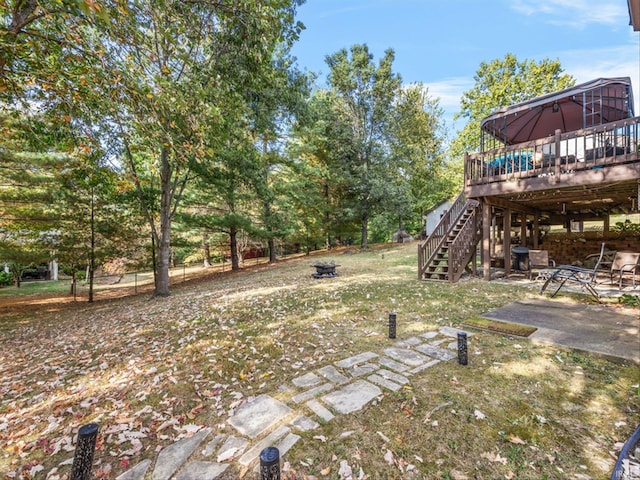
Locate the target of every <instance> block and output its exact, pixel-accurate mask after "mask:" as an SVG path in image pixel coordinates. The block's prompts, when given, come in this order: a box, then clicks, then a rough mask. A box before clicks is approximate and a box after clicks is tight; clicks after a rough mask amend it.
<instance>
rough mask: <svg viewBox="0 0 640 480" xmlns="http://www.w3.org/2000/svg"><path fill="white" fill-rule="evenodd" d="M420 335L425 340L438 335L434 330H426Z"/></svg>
mask: <svg viewBox="0 0 640 480" xmlns="http://www.w3.org/2000/svg"><path fill="white" fill-rule="evenodd" d="M420 336H421V337H422V338H424V339H426V340H430V339H432V338H434V337H437V336H438V332H436V331H431V332H426V333H423V334H422V335H420Z"/></svg>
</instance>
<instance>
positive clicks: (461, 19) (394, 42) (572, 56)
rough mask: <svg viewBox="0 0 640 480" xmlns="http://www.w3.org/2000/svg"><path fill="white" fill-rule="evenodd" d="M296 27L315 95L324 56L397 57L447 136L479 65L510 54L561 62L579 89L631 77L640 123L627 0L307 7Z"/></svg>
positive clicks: (429, 0)
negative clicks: (314, 77) (437, 111)
mask: <svg viewBox="0 0 640 480" xmlns="http://www.w3.org/2000/svg"><path fill="white" fill-rule="evenodd" d="M297 19H298V20H300V21H301V22H302V23H304V24H305V26H306V30H304V31H303V32H302V35H301V37H300V40H299V41H298V42H297V43H296V44H295V45H294V47H293V50H292V53H293V55H294V56H295V57H297V59H298V66H299V67H300V68H301V69H303V70H304V69H306V70H310V71H313V72H316V73H320V74H321V76H320V78H319V79H318V84H319V85H320V86H324V85H325V80H326V74H327V72H328V70H329V69H328V67H327V65H326V63H325V60H324V59H325V57H326V55H328V54H331V53H334V52H336V51H338V50H339V49H341V48H349V47H350V46H351V45H354V44H356V43H366V44H367V45H368V46H369V49H370V51H371V52H372V53H373V55H374V60H375V61H376V62H377V61H378V60H379V59H380V58H381V57H382V55H383V53H384V51H385V50H386V49H387V48H393V49H394V50H395V53H396V60H395V62H394V71H395V72H396V73H399V74H400V75H401V76H402V79H403V82H404V83H413V82H422V83H424V84H426V85H427V86H428V87H429V92H430V94H431V96H432V97H438V98H439V99H440V106H441V107H442V108H443V109H444V110H445V119H446V120H447V122H448V125H449V126H450V127H451V126H452V123H451V120H452V116H453V114H454V113H456V112H458V111H459V108H460V96H461V94H462V92H464V91H465V90H468V89H469V88H471V87H472V86H473V84H474V80H473V76H474V74H475V73H476V71H477V69H478V67H479V66H480V63H481V62H482V61H487V62H489V61H491V60H494V59H496V58H500V59H502V58H504V56H505V54H506V53H513V54H515V55H516V57H517V58H518V60H525V59H531V60H536V61H540V60H542V59H544V58H546V57H548V58H550V59H554V60H555V59H559V60H560V63H561V65H562V67H563V68H564V70H565V72H566V73H569V74H571V75H573V76H574V77H575V78H576V81H577V83H582V82H586V81H589V80H592V79H594V78H598V77H621V76H624V77H631V79H632V81H633V91H634V99H635V114H636V115H640V107H639V106H638V105H639V103H638V101H639V100H640V85H639V82H640V32H634V31H633V28H632V27H631V26H630V25H629V13H628V7H627V1H626V0H484V1H483V0H306V3H305V4H303V5H302V6H301V7H299V8H298V16H297ZM459 126H460V125H456V127H459Z"/></svg>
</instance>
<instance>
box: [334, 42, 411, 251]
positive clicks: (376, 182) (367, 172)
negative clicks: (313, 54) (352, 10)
mask: <svg viewBox="0 0 640 480" xmlns="http://www.w3.org/2000/svg"><path fill="white" fill-rule="evenodd" d="M394 57H395V54H394V52H393V50H391V49H389V50H387V51H386V52H385V54H384V56H383V57H382V59H381V60H380V61H379V63H378V65H377V66H376V65H375V64H374V62H373V55H372V54H371V53H369V49H368V47H367V46H366V45H354V46H352V47H351V49H350V51H349V52H348V51H347V50H346V49H342V50H340V51H338V52H336V53H334V54H332V55H329V56H327V57H326V62H327V65H328V66H329V69H330V73H329V76H328V81H329V85H330V88H331V91H332V93H333V94H334V95H335V97H336V98H337V99H338V100H339V103H337V104H336V108H337V109H338V111H339V115H340V117H341V118H342V120H343V121H344V123H345V124H346V125H348V126H349V127H350V129H351V142H350V145H351V147H352V151H351V152H349V154H348V155H346V156H345V157H344V158H343V159H342V161H343V164H344V172H345V174H346V175H348V176H349V177H351V178H352V179H353V182H352V184H351V186H350V187H351V191H352V193H353V195H354V198H355V201H356V204H355V211H356V212H357V216H358V218H359V220H360V224H361V247H362V248H367V241H368V240H367V237H368V226H369V219H370V218H371V215H372V214H373V213H374V212H375V211H376V208H378V206H379V205H380V204H381V203H382V201H383V200H384V198H385V197H386V196H387V195H388V192H387V189H386V187H387V183H386V181H385V173H386V170H387V162H388V161H389V156H388V139H387V136H388V128H389V121H390V118H391V116H390V112H391V111H392V109H393V102H394V99H395V97H396V95H397V92H398V89H399V87H400V83H401V78H400V76H399V75H397V74H395V73H393V71H392V67H393V60H394Z"/></svg>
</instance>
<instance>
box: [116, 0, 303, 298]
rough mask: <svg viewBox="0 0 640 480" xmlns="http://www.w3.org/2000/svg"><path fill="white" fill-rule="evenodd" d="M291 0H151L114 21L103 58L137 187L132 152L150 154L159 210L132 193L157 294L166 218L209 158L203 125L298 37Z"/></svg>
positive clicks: (164, 277) (164, 271)
mask: <svg viewBox="0 0 640 480" xmlns="http://www.w3.org/2000/svg"><path fill="white" fill-rule="evenodd" d="M297 3H298V2H297V1H295V0H270V1H267V2H264V1H262V2H258V1H255V0H243V1H240V2H236V3H234V4H227V3H223V2H215V3H209V2H178V1H163V0H157V1H151V0H149V1H147V2H142V3H141V4H139V5H140V6H139V7H138V8H135V7H133V8H135V11H133V12H129V13H128V14H127V15H125V16H124V18H123V19H122V21H120V20H117V19H114V20H113V21H112V29H111V31H110V38H116V39H117V43H116V44H114V46H113V48H110V49H109V50H110V51H109V52H108V54H107V55H105V56H108V57H109V58H110V65H111V69H112V70H114V71H117V72H118V73H117V75H118V81H117V82H116V83H118V84H122V88H119V89H118V96H117V98H118V100H119V101H122V103H124V105H126V107H127V108H126V112H125V114H120V115H116V116H117V122H118V123H119V125H121V133H122V135H123V138H125V140H126V145H125V151H126V153H127V155H126V156H127V158H128V166H129V168H130V169H131V172H132V174H133V178H134V179H135V180H136V184H137V185H138V189H139V191H140V192H141V193H142V185H141V184H140V181H139V178H140V177H139V175H138V169H139V168H140V166H139V165H138V164H137V163H136V156H135V155H134V154H133V151H132V150H133V149H143V150H146V151H147V152H152V155H151V157H149V156H147V157H146V158H153V162H154V164H155V165H156V167H155V171H156V175H157V177H158V179H159V190H160V198H159V199H158V208H157V212H158V214H157V216H154V215H152V214H151V211H150V210H151V209H150V206H149V205H147V204H145V203H144V196H143V195H141V196H140V198H141V200H142V201H143V205H144V210H145V212H146V216H147V219H148V220H149V223H150V225H151V230H152V235H153V238H154V242H155V245H156V247H157V276H156V289H155V295H160V296H164V295H168V294H169V276H168V268H169V257H170V246H171V241H170V237H171V224H172V221H173V219H174V217H175V215H176V211H177V208H178V206H179V204H180V201H181V198H182V194H183V192H184V189H185V187H186V185H187V183H188V182H189V181H190V179H191V178H192V177H193V171H194V167H195V166H196V165H197V164H198V162H200V161H202V159H203V158H204V157H206V156H207V155H210V153H209V152H207V151H206V145H207V140H206V138H205V137H206V130H207V128H206V125H209V124H215V123H217V122H219V121H220V120H221V116H222V115H223V114H224V111H225V102H226V97H227V96H228V95H232V94H233V92H234V91H243V90H246V89H248V88H251V86H253V85H256V84H257V83H259V81H260V71H261V64H262V62H264V61H269V59H270V58H271V57H272V56H273V54H274V50H275V48H276V47H277V46H278V45H281V44H282V43H283V42H284V43H287V44H288V42H290V41H291V40H292V39H293V38H295V37H296V36H297V32H298V30H299V28H300V26H299V25H297V24H295V23H294V14H295V6H296V5H297ZM120 76H121V78H120ZM114 82H115V80H114Z"/></svg>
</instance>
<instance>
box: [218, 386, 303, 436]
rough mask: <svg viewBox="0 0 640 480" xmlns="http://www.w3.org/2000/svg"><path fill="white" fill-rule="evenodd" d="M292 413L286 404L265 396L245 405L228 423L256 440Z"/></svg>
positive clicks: (260, 396)
mask: <svg viewBox="0 0 640 480" xmlns="http://www.w3.org/2000/svg"><path fill="white" fill-rule="evenodd" d="M291 412H292V410H291V409H290V408H289V407H287V406H286V405H285V404H284V403H282V402H280V401H278V400H276V399H275V398H272V397H270V396H269V395H265V394H263V395H259V396H257V397H256V398H255V399H253V400H252V401H251V402H248V403H245V404H244V405H243V406H242V407H240V409H239V410H238V412H237V413H236V414H235V415H234V416H233V417H231V418H229V420H227V421H228V422H229V424H230V425H231V426H232V427H233V428H235V429H236V430H237V431H238V432H240V433H241V434H242V435H245V436H247V437H249V438H251V439H254V438H256V437H258V436H259V435H261V434H262V433H264V432H265V431H266V430H269V429H270V428H271V427H273V426H274V425H276V424H277V423H280V422H282V421H283V420H284V419H285V418H286V417H287V416H289V415H290V414H291Z"/></svg>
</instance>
